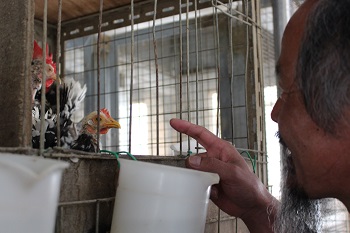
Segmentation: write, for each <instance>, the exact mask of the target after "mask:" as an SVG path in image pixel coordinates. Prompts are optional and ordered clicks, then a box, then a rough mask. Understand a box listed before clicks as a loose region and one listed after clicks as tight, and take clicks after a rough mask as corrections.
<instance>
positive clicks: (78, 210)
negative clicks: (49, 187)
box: [23, 0, 268, 232]
mask: <svg viewBox="0 0 350 233" xmlns="http://www.w3.org/2000/svg"><path fill="white" fill-rule="evenodd" d="M115 2H118V3H115ZM35 3H36V4H35V26H34V32H35V34H34V38H35V39H36V40H37V41H39V42H40V43H41V45H45V44H46V43H48V44H49V50H50V51H51V52H53V53H54V57H56V59H55V60H56V62H57V65H58V67H57V68H58V73H59V75H60V77H61V78H62V79H66V78H73V79H75V80H77V81H79V82H80V83H82V84H86V85H87V95H86V98H85V101H84V103H83V106H82V108H81V109H80V111H79V112H76V114H75V118H74V120H75V121H76V122H78V121H79V120H80V119H81V118H82V117H83V116H84V115H86V114H87V113H89V112H91V111H93V110H97V109H100V108H107V109H108V110H109V111H110V114H111V115H112V117H113V118H115V119H118V121H119V122H120V124H121V126H122V128H121V129H120V130H111V131H110V133H109V134H107V135H103V136H102V135H101V136H99V138H98V140H99V141H100V143H101V145H102V146H101V147H102V148H103V149H106V150H109V151H127V152H130V153H131V154H134V155H136V156H137V158H138V159H139V160H144V161H149V162H153V163H161V164H167V165H173V166H184V157H186V156H188V155H190V154H192V153H197V152H198V151H199V149H202V148H199V146H198V145H196V144H193V143H192V141H191V140H190V139H189V138H187V137H186V136H185V135H181V134H178V133H176V132H175V131H174V130H172V129H171V127H170V126H169V120H170V119H171V118H182V119H185V120H189V121H191V122H193V123H196V124H199V125H202V126H204V127H206V128H208V129H209V130H210V131H211V132H213V133H214V134H216V135H217V136H219V137H221V138H223V139H225V140H227V141H229V142H231V143H232V144H234V145H235V146H236V147H237V148H238V150H239V151H240V152H241V154H242V156H244V157H245V158H246V160H247V163H248V164H249V165H251V167H252V170H254V172H255V173H256V174H257V176H258V177H259V178H260V179H261V180H262V181H263V183H264V184H266V186H267V185H268V184H267V169H266V151H265V135H264V127H265V126H264V105H263V78H262V69H263V68H262V67H263V65H262V62H263V61H262V54H261V27H260V5H259V4H260V1H259V0H255V1H250V0H241V1H231V0H230V1H216V0H212V1H209V0H191V1H190V0H187V1H185V0H179V1H166V0H162V1H160V0H159V1H156V0H152V1H150V0H146V1H135V2H134V1H107V0H104V1H103V0H100V1H99V4H97V1H95V2H91V1H89V2H86V1H76V0H74V1H68V0H65V1H62V0H58V1H50V2H48V1H47V0H43V1H41V0H36V1H35ZM23 4H29V3H23ZM26 7H27V8H28V11H33V12H32V13H34V7H33V6H32V5H30V6H28V5H26ZM32 7H33V8H32ZM27 8H26V9H27ZM89 9H93V10H91V11H89ZM42 12H44V13H42ZM81 12H82V15H81V14H80V15H73V16H72V17H69V16H70V14H73V13H81ZM61 13H62V14H61ZM57 15H58V16H57ZM61 17H62V18H61ZM28 47H30V46H29V45H28ZM42 47H43V48H45V46H42ZM44 51H45V49H44ZM44 54H45V52H44ZM174 144H179V150H178V151H177V150H174V149H172V148H173V147H172V146H173V145H174ZM40 154H41V155H42V156H44V157H50V158H56V159H60V160H65V161H68V162H69V163H70V167H69V168H68V169H67V170H66V171H65V172H64V174H63V179H62V187H61V194H60V204H59V207H58V214H57V221H56V232H109V228H110V224H111V217H112V212H113V201H114V195H115V190H116V188H117V177H118V171H117V169H116V168H117V160H116V159H115V158H113V157H112V156H107V155H106V154H91V153H81V154H80V153H79V154H78V153H77V152H75V151H74V152H72V151H68V152H67V151H63V150H60V149H57V150H52V151H51V150H49V151H43V150H41V151H40ZM234 229H236V231H238V230H239V231H241V232H244V231H245V232H247V229H246V228H245V226H244V224H242V222H241V221H240V220H239V219H236V218H233V217H230V216H228V215H226V214H225V213H223V212H221V211H219V210H218V208H217V207H216V206H214V205H213V204H211V205H210V206H209V211H208V217H207V225H206V232H232V231H233V230H234Z"/></svg>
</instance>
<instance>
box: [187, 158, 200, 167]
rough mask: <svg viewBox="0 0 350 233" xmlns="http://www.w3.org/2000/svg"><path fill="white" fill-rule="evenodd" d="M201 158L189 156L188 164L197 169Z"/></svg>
mask: <svg viewBox="0 0 350 233" xmlns="http://www.w3.org/2000/svg"><path fill="white" fill-rule="evenodd" d="M201 160H202V158H201V157H200V156H190V157H189V158H188V162H189V163H190V165H191V166H192V167H199V166H200V165H201Z"/></svg>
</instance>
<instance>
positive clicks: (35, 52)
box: [33, 40, 56, 74]
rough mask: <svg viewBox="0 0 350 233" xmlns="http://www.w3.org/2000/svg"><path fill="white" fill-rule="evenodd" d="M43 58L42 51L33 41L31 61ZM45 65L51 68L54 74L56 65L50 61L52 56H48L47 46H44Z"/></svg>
mask: <svg viewBox="0 0 350 233" xmlns="http://www.w3.org/2000/svg"><path fill="white" fill-rule="evenodd" d="M42 57H43V50H42V49H41V47H40V46H39V45H38V43H37V42H36V40H34V50H33V59H40V58H42ZM46 64H49V65H51V66H52V67H53V69H54V72H55V74H56V63H54V62H53V60H52V54H49V46H48V44H46Z"/></svg>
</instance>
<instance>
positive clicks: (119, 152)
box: [100, 150, 137, 167]
mask: <svg viewBox="0 0 350 233" xmlns="http://www.w3.org/2000/svg"><path fill="white" fill-rule="evenodd" d="M100 152H106V153H109V154H112V155H114V156H115V158H116V159H117V162H118V167H120V163H119V160H118V159H119V155H120V154H127V155H128V156H129V157H130V158H132V160H135V161H136V160H137V159H136V158H135V156H133V155H132V154H130V153H129V152H127V151H118V152H114V151H109V150H101V151H100Z"/></svg>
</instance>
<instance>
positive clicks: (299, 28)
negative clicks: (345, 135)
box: [271, 0, 339, 198]
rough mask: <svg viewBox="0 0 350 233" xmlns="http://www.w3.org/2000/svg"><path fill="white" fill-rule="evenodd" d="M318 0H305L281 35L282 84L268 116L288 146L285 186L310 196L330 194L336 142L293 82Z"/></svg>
mask: <svg viewBox="0 0 350 233" xmlns="http://www.w3.org/2000/svg"><path fill="white" fill-rule="evenodd" d="M316 3H317V0H308V1H306V2H305V3H304V4H303V5H302V6H301V7H300V8H299V9H298V11H297V12H296V13H295V14H294V15H293V17H292V18H291V20H290V21H289V23H288V25H287V27H286V30H285V32H284V36H283V39H282V47H281V55H280V58H279V60H278V62H277V66H276V72H277V75H278V78H279V86H280V88H281V92H282V94H281V97H280V98H279V99H278V100H277V102H276V104H275V106H274V109H273V110H272V113H271V118H272V119H273V120H274V121H275V122H277V123H278V126H279V134H280V136H281V138H282V139H283V141H284V143H285V146H286V147H287V148H288V150H287V151H288V153H287V154H288V155H284V156H287V159H288V160H289V161H290V166H289V167H290V169H291V172H290V173H289V176H288V180H287V181H286V182H287V186H290V188H297V189H300V190H303V191H305V193H306V194H307V195H308V196H309V197H311V198H322V197H325V196H329V195H330V193H326V192H329V185H330V183H328V181H330V182H332V181H331V180H330V179H329V176H330V173H331V171H332V169H333V168H334V166H335V164H336V159H332V158H334V156H330V154H332V153H333V152H332V150H333V148H334V146H335V144H334V143H339V142H337V141H336V140H335V138H334V137H331V136H330V135H329V134H327V133H325V132H324V130H323V129H322V128H320V127H319V126H317V125H316V123H315V122H314V121H313V120H312V119H311V117H310V115H309V114H308V113H307V111H306V108H305V103H304V99H303V96H302V92H301V91H300V89H299V87H298V85H297V83H296V81H295V80H296V79H295V77H296V65H297V58H298V51H299V48H300V44H301V40H302V36H303V33H304V28H305V24H306V20H307V16H308V14H309V12H310V10H311V9H312V8H313V7H314V6H315V5H316Z"/></svg>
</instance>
